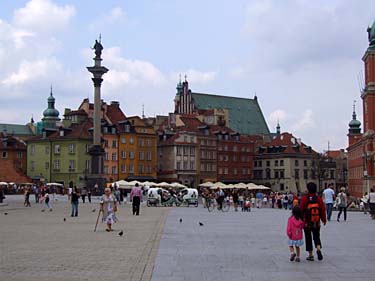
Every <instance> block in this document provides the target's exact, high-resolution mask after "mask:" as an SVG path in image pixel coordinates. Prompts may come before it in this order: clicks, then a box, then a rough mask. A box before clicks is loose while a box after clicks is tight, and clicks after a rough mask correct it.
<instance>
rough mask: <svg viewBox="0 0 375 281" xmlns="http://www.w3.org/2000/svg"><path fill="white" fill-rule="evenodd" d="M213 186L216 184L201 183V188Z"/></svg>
mask: <svg viewBox="0 0 375 281" xmlns="http://www.w3.org/2000/svg"><path fill="white" fill-rule="evenodd" d="M213 185H214V184H213V183H212V182H210V181H208V182H205V183H201V184H200V185H199V186H200V187H211V186H213Z"/></svg>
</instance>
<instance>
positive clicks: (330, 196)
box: [323, 183, 335, 221]
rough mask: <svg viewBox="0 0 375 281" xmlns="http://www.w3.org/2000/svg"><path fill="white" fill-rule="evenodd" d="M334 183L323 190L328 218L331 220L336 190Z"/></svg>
mask: <svg viewBox="0 0 375 281" xmlns="http://www.w3.org/2000/svg"><path fill="white" fill-rule="evenodd" d="M332 187H333V183H330V184H329V185H328V187H326V189H324V191H323V201H324V203H325V204H326V210H327V220H328V221H330V220H331V215H332V209H333V202H335V192H334V191H333V189H332Z"/></svg>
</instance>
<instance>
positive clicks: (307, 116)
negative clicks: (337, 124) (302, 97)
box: [292, 109, 315, 132]
mask: <svg viewBox="0 0 375 281" xmlns="http://www.w3.org/2000/svg"><path fill="white" fill-rule="evenodd" d="M312 116H313V111H312V110H311V109H307V110H305V111H304V112H303V114H302V116H301V118H300V119H298V121H297V122H296V123H295V124H294V125H293V126H292V130H293V131H297V132H299V131H304V130H306V129H310V128H311V127H314V125H315V122H314V120H313V118H312Z"/></svg>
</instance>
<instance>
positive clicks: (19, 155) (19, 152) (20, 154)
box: [17, 151, 23, 159]
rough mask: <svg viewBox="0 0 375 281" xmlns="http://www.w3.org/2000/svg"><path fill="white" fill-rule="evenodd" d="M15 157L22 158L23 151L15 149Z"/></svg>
mask: <svg viewBox="0 0 375 281" xmlns="http://www.w3.org/2000/svg"><path fill="white" fill-rule="evenodd" d="M17 158H18V159H22V158H23V152H22V151H17Z"/></svg>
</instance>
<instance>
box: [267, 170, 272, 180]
mask: <svg viewBox="0 0 375 281" xmlns="http://www.w3.org/2000/svg"><path fill="white" fill-rule="evenodd" d="M270 178H271V170H270V169H267V170H266V179H270Z"/></svg>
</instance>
